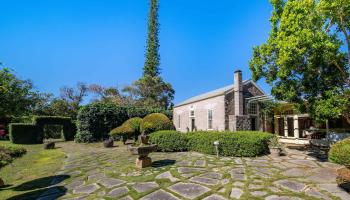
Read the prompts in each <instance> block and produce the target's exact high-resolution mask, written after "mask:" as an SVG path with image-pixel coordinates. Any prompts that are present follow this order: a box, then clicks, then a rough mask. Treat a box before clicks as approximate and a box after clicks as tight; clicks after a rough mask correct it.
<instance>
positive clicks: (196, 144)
mask: <svg viewBox="0 0 350 200" xmlns="http://www.w3.org/2000/svg"><path fill="white" fill-rule="evenodd" d="M272 137H273V135H272V134H270V133H264V132H256V131H240V132H205V131H198V132H191V133H179V132H177V131H159V132H155V133H152V134H151V135H150V140H151V141H152V143H154V144H157V145H158V147H159V149H160V150H161V151H182V150H186V148H187V150H189V151H197V152H200V153H206V154H216V152H215V148H214V145H213V143H214V141H219V143H220V145H219V154H220V155H222V156H239V157H241V156H242V157H254V156H258V155H263V154H265V153H267V152H269V150H268V142H269V140H270V138H272Z"/></svg>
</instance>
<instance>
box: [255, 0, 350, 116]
mask: <svg viewBox="0 0 350 200" xmlns="http://www.w3.org/2000/svg"><path fill="white" fill-rule="evenodd" d="M270 2H271V4H272V6H273V12H272V16H271V18H270V22H271V32H270V34H269V37H268V39H267V41H266V42H265V43H263V44H262V45H260V46H257V47H254V48H253V57H252V59H251V60H250V63H249V66H250V69H251V71H252V73H253V79H254V80H258V79H260V78H265V79H266V81H267V83H269V84H271V85H272V91H271V93H272V95H274V96H275V97H276V99H278V100H284V101H288V102H294V103H297V104H298V105H299V106H298V108H299V109H300V110H302V111H308V112H310V113H312V114H313V115H314V116H315V117H316V118H318V119H320V120H324V118H330V117H334V116H335V115H336V114H339V113H343V112H346V111H347V110H348V109H347V106H341V107H339V106H337V105H338V103H339V102H338V103H336V102H337V101H333V100H334V99H333V100H330V97H332V96H333V97H334V96H336V97H337V98H345V99H348V98H349V96H347V95H346V94H347V92H346V91H347V90H349V87H350V82H349V51H347V52H346V51H342V46H347V48H348V49H349V45H350V40H349V38H348V35H347V34H348V33H349V30H350V29H349V16H350V15H349V7H350V0H336V1H333V0H287V1H286V0H271V1H270ZM339 10H340V11H339ZM345 19H347V22H345V21H344V20H345ZM342 27H343V28H342ZM344 38H345V40H344ZM347 38H348V39H347ZM344 41H345V42H344ZM330 94H332V95H330ZM322 101H327V102H328V103H330V104H332V103H334V105H332V106H328V107H324V108H322V109H321V108H320V106H322V105H325V104H322V103H320V102H322ZM342 102H343V103H346V102H348V101H347V100H345V101H342ZM316 106H318V108H317V109H316ZM333 108H337V109H333ZM340 108H341V111H340V112H339V109H340ZM327 113H328V114H327Z"/></svg>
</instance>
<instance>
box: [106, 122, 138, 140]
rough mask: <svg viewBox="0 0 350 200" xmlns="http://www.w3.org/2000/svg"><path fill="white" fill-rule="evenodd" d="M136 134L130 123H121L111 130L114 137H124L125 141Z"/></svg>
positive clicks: (110, 133)
mask: <svg viewBox="0 0 350 200" xmlns="http://www.w3.org/2000/svg"><path fill="white" fill-rule="evenodd" d="M133 134H134V130H133V129H132V128H131V127H130V126H129V125H121V126H119V127H117V128H114V129H112V130H111V132H109V135H110V136H111V137H113V138H118V139H122V140H123V143H124V144H125V142H126V141H127V139H128V138H130V136H131V135H133Z"/></svg>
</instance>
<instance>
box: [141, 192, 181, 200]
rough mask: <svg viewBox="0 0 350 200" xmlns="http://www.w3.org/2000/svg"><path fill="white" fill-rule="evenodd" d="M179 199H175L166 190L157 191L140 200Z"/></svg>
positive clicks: (176, 199) (175, 198)
mask: <svg viewBox="0 0 350 200" xmlns="http://www.w3.org/2000/svg"><path fill="white" fill-rule="evenodd" d="M178 199H179V198H177V197H175V196H174V195H173V194H170V193H169V192H165V191H164V190H157V191H155V192H153V193H151V194H149V195H146V196H144V197H142V198H141V199H140V200H178Z"/></svg>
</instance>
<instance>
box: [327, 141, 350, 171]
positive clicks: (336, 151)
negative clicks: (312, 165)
mask: <svg viewBox="0 0 350 200" xmlns="http://www.w3.org/2000/svg"><path fill="white" fill-rule="evenodd" d="M328 157H329V160H330V161H331V162H334V163H337V164H341V165H344V166H345V167H347V168H350V138H347V139H344V140H341V141H339V142H337V143H335V144H333V145H332V146H331V149H330V150H329V152H328Z"/></svg>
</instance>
